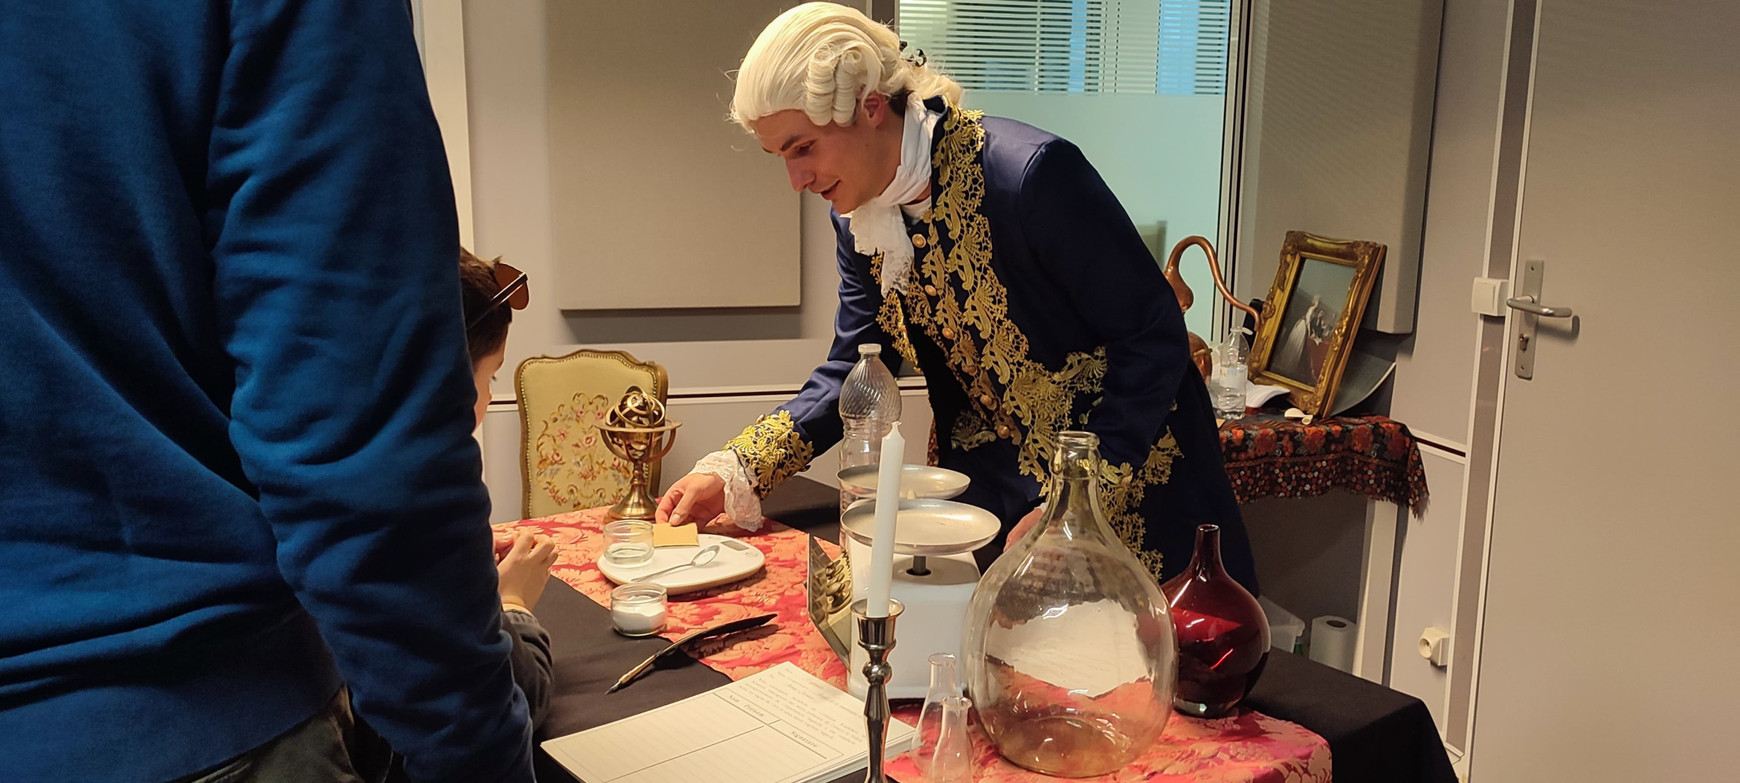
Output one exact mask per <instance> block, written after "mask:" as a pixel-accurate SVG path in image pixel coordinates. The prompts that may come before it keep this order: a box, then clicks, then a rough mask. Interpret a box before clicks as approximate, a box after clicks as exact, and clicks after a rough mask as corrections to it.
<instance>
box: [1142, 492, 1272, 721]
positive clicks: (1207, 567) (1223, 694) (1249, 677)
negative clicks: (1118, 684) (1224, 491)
mask: <svg viewBox="0 0 1740 783" xmlns="http://www.w3.org/2000/svg"><path fill="white" fill-rule="evenodd" d="M1160 590H1161V592H1163V593H1165V594H1166V602H1167V603H1168V604H1169V605H1170V606H1171V607H1172V624H1173V626H1174V627H1175V628H1176V629H1177V631H1178V690H1177V691H1175V692H1174V695H1173V697H1172V706H1173V707H1174V708H1175V709H1177V710H1178V711H1179V712H1181V713H1184V714H1185V715H1190V716H1192V717H1198V718H1218V717H1220V716H1222V715H1226V714H1227V713H1229V712H1232V710H1233V708H1234V707H1236V706H1238V703H1239V702H1241V701H1243V700H1244V698H1245V696H1247V695H1249V694H1250V692H1251V688H1252V687H1254V686H1255V685H1256V684H1257V678H1258V677H1261V676H1262V674H1263V666H1264V664H1267V663H1268V662H1269V621H1268V618H1266V617H1265V616H1264V615H1263V607H1262V606H1260V605H1259V604H1258V603H1257V599H1256V598H1253V597H1252V596H1251V593H1250V591H1248V590H1246V589H1245V588H1244V586H1243V585H1240V584H1239V583H1238V582H1236V581H1234V580H1233V578H1232V577H1230V576H1227V573H1226V569H1225V568H1224V567H1222V566H1221V563H1220V526H1219V525H1198V526H1197V528H1196V553H1195V555H1194V556H1192V557H1191V558H1190V565H1189V566H1187V567H1186V568H1185V569H1184V573H1182V574H1179V575H1178V576H1175V577H1173V578H1172V579H1170V580H1168V581H1167V582H1166V584H1164V585H1161V586H1160Z"/></svg>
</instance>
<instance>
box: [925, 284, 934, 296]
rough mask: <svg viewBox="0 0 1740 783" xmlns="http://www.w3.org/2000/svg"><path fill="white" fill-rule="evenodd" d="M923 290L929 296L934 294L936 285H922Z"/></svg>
mask: <svg viewBox="0 0 1740 783" xmlns="http://www.w3.org/2000/svg"><path fill="white" fill-rule="evenodd" d="M924 292H925V293H926V294H928V295H930V296H936V286H934V285H927V286H925V287H924Z"/></svg>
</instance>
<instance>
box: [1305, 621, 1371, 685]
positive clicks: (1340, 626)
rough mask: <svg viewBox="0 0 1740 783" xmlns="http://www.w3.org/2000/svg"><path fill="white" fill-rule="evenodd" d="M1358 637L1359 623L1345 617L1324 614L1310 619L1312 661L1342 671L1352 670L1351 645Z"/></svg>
mask: <svg viewBox="0 0 1740 783" xmlns="http://www.w3.org/2000/svg"><path fill="white" fill-rule="evenodd" d="M1358 638H1359V625H1358V624H1357V623H1355V622H1354V621H1352V620H1349V619H1347V618H1345V617H1336V616H1335V615H1329V614H1326V615H1324V616H1322V617H1317V618H1314V619H1312V620H1311V654H1310V658H1311V660H1313V661H1316V662H1318V663H1321V664H1323V665H1325V666H1332V667H1334V668H1337V669H1340V670H1342V671H1344V672H1352V671H1353V646H1354V642H1355V641H1356V640H1357V639H1358Z"/></svg>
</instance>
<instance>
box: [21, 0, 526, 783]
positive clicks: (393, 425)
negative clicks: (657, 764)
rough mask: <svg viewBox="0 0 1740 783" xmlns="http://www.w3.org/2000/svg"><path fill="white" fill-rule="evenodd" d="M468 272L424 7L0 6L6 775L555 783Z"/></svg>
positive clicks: (117, 0)
mask: <svg viewBox="0 0 1740 783" xmlns="http://www.w3.org/2000/svg"><path fill="white" fill-rule="evenodd" d="M457 253H458V231H457V222H456V219H455V214H454V202H453V193H452V189H451V184H450V181H449V177H448V172H447V162H446V158H445V155H444V154H443V150H442V144H441V138H440V135H439V132H438V129H437V127H436V123H435V118H434V116H433V113H432V111H431V109H430V106H429V100H428V96H427V93H426V91H425V88H424V86H423V75H422V70H421V68H420V66H419V62H418V52H417V50H416V47H415V44H414V42H413V35H412V28H411V24H410V19H409V15H408V13H407V11H406V5H405V4H404V3H400V2H370V3H357V2H339V1H338V0H297V2H285V1H284V0H276V1H267V0H259V1H257V2H244V1H243V0H233V1H223V2H220V1H219V0H203V1H202V0H185V1H184V2H175V3H138V2H130V1H129V0H90V1H89V2H80V3H66V2H14V3H5V4H0V346H3V347H0V351H4V354H3V355H0V563H3V565H0V607H4V608H3V609H0V780H4V781H8V783H13V782H17V783H27V782H30V781H78V782H79V783H105V782H107V781H127V782H131V781H140V782H147V781H171V780H179V781H190V780H191V781H215V780H224V781H264V780H310V781H318V780H370V779H374V777H375V775H377V774H378V772H377V769H376V767H375V766H374V765H375V764H376V763H378V762H380V761H381V760H382V759H383V758H385V756H384V755H383V754H385V753H386V750H385V748H384V747H379V746H380V743H379V741H378V740H376V741H374V742H372V743H371V742H368V741H366V740H367V737H366V736H364V732H361V731H360V730H359V727H358V724H357V721H356V718H357V717H358V716H359V715H360V717H362V718H363V719H366V721H367V724H368V725H369V726H370V727H372V728H373V729H374V730H376V731H378V732H379V733H380V735H381V736H382V737H383V738H384V739H385V740H386V742H387V743H390V745H391V746H392V748H393V749H396V750H397V751H399V752H400V753H402V754H403V755H404V757H405V770H406V772H407V773H408V775H409V777H410V778H411V779H413V780H416V781H431V782H435V783H441V782H445V781H466V782H467V783H471V782H473V781H512V782H514V783H519V782H521V781H530V780H532V772H531V744H530V742H531V734H530V729H529V726H528V719H527V709H526V703H525V699H524V698H523V696H522V695H521V694H520V692H519V690H518V689H516V688H515V686H514V683H513V679H512V673H511V670H510V666H509V657H508V655H509V646H510V645H509V640H508V638H507V636H506V634H504V632H503V630H502V622H501V606H500V604H499V598H498V595H497V573H496V570H495V568H494V563H493V558H492V556H491V536H490V531H489V528H488V526H487V524H486V520H487V518H488V508H489V500H488V496H487V494H486V492H485V490H484V486H483V484H482V481H481V479H480V475H481V458H480V455H479V451H478V448H477V446H476V445H475V442H473V441H472V440H471V437H470V434H471V430H472V421H473V418H472V416H471V415H469V412H470V408H471V404H472V402H473V399H474V392H473V390H472V384H471V383H470V382H469V378H468V375H469V373H468V368H469V363H468V361H467V357H466V348H465V335H464V322H463V318H462V316H461V302H460V287H459V281H458V277H457V273H456V271H455V265H454V262H453V259H454V258H455V257H456V256H457ZM353 707H354V711H355V712H354V713H353V711H352V710H353Z"/></svg>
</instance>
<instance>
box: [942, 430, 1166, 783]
mask: <svg viewBox="0 0 1740 783" xmlns="http://www.w3.org/2000/svg"><path fill="white" fill-rule="evenodd" d="M1058 443H1059V447H1058V451H1057V454H1056V456H1055V457H1054V458H1053V460H1052V476H1051V488H1050V494H1049V496H1048V497H1049V503H1048V505H1047V508H1046V510H1045V515H1044V517H1043V518H1042V520H1041V522H1040V525H1039V529H1038V530H1037V531H1036V532H1034V533H1029V534H1028V535H1027V536H1026V537H1025V538H1022V539H1021V540H1020V541H1018V542H1016V543H1015V544H1014V545H1013V546H1011V547H1010V548H1009V549H1008V551H1006V552H1004V553H1003V555H1002V557H999V558H998V559H997V562H995V563H993V564H992V565H991V568H990V569H989V570H987V571H986V572H985V576H984V578H983V579H982V580H980V582H979V587H978V590H977V591H975V592H974V593H973V602H972V606H971V608H970V609H969V610H968V612H967V628H966V631H967V635H966V640H965V646H964V648H963V651H962V656H961V657H962V661H963V663H964V664H965V668H966V674H967V687H968V689H969V691H970V693H971V695H972V699H973V701H974V703H976V704H977V705H978V713H979V720H980V722H981V724H982V725H983V727H984V731H985V734H986V735H987V736H989V737H990V739H991V741H992V743H994V744H995V745H996V746H997V751H998V752H999V753H1001V754H1002V755H1003V757H1004V758H1006V759H1008V760H1009V761H1010V762H1013V763H1014V764H1017V765H1019V766H1022V767H1025V768H1027V769H1030V770H1033V771H1035V772H1041V773H1044V774H1047V775H1058V776H1062V777H1088V776H1092V775H1104V774H1107V773H1111V772H1114V771H1117V770H1118V769H1120V768H1122V767H1123V766H1124V765H1126V764H1129V763H1130V762H1131V761H1134V760H1135V759H1136V758H1137V757H1138V756H1140V755H1142V753H1143V752H1144V751H1146V750H1147V749H1148V747H1149V746H1150V745H1152V744H1153V742H1154V740H1155V738H1156V737H1159V736H1160V731H1161V730H1162V729H1164V728H1165V726H1166V719H1167V718H1168V717H1170V716H1171V714H1172V696H1173V692H1174V689H1175V688H1176V683H1177V677H1178V644H1177V641H1176V636H1175V634H1174V630H1173V627H1172V618H1171V615H1170V614H1169V613H1168V610H1167V604H1166V598H1165V596H1163V595H1162V594H1161V592H1160V586H1159V585H1158V584H1156V583H1155V581H1154V577H1153V575H1151V574H1150V573H1148V570H1147V569H1146V568H1144V567H1142V564H1141V563H1140V562H1138V561H1137V560H1136V557H1135V555H1133V554H1131V553H1130V550H1129V549H1128V548H1127V547H1126V546H1125V545H1124V543H1123V541H1121V540H1119V538H1118V536H1117V534H1116V533H1114V532H1113V531H1112V528H1111V525H1110V524H1108V523H1107V522H1106V519H1105V514H1104V512H1103V511H1102V510H1101V507H1100V502H1099V475H1100V459H1099V450H1098V444H1099V439H1098V438H1097V437H1095V436H1094V435H1093V434H1091V433H1087V432H1065V433H1062V434H1061V435H1060V436H1059V438H1058Z"/></svg>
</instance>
